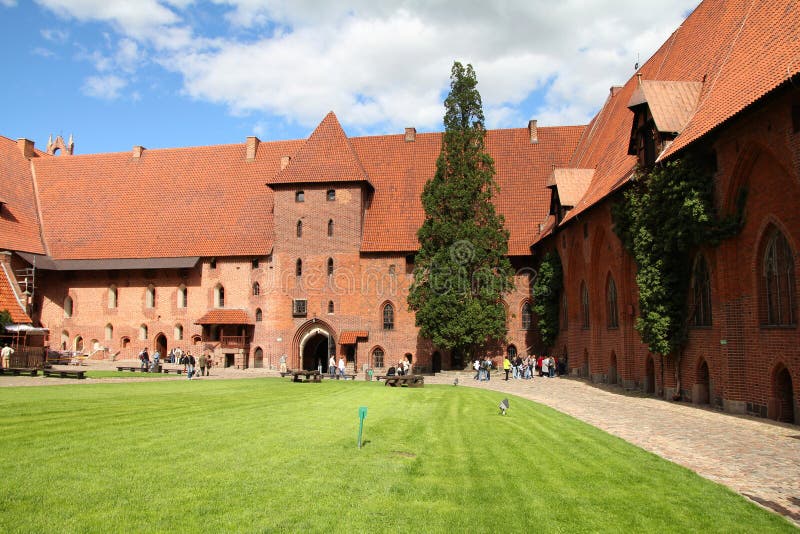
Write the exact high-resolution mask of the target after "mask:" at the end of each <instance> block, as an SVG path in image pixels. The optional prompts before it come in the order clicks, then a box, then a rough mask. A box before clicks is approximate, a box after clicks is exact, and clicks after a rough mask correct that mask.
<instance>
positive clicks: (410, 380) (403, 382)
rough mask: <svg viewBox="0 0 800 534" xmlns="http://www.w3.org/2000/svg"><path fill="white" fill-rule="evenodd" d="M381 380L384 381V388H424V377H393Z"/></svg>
mask: <svg viewBox="0 0 800 534" xmlns="http://www.w3.org/2000/svg"><path fill="white" fill-rule="evenodd" d="M382 378H383V379H384V385H385V386H391V387H393V388H394V387H399V386H408V387H410V388H421V387H423V386H425V377H424V376H422V375H394V376H385V377H382Z"/></svg>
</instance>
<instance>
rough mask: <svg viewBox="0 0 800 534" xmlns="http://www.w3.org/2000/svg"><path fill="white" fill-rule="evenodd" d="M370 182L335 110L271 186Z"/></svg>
mask: <svg viewBox="0 0 800 534" xmlns="http://www.w3.org/2000/svg"><path fill="white" fill-rule="evenodd" d="M360 181H365V182H369V179H368V177H367V175H366V173H365V172H364V167H363V166H362V165H361V162H360V161H359V160H358V156H357V155H356V153H355V152H354V151H353V146H352V145H351V144H350V140H349V139H348V138H347V135H345V133H344V130H342V126H341V125H340V124H339V121H338V120H337V118H336V115H334V113H333V112H332V111H331V112H330V113H328V114H327V115H326V116H325V118H324V119H323V120H322V122H321V123H320V124H319V126H317V128H316V130H314V132H313V133H312V134H311V137H309V138H308V141H306V142H305V143H304V144H303V146H302V147H301V148H300V149H299V150H298V151H297V154H296V155H295V156H294V157H293V158H292V159H291V161H290V162H289V165H288V166H287V167H286V168H285V169H283V170H282V171H280V172H279V173H278V174H277V176H275V177H274V178H273V179H272V180H270V181H269V184H270V185H277V184H299V183H319V182H360Z"/></svg>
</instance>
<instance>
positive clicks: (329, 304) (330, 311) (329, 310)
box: [328, 300, 333, 314]
mask: <svg viewBox="0 0 800 534" xmlns="http://www.w3.org/2000/svg"><path fill="white" fill-rule="evenodd" d="M328 313H331V314H332V313H333V301H332V300H329V301H328Z"/></svg>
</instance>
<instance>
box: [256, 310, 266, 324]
mask: <svg viewBox="0 0 800 534" xmlns="http://www.w3.org/2000/svg"><path fill="white" fill-rule="evenodd" d="M263 319H264V313H263V312H262V311H261V308H256V322H257V323H260V322H261V321H262V320H263Z"/></svg>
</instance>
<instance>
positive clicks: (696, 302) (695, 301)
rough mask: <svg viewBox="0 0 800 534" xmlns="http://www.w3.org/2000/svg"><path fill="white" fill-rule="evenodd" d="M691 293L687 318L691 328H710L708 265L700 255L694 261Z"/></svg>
mask: <svg viewBox="0 0 800 534" xmlns="http://www.w3.org/2000/svg"><path fill="white" fill-rule="evenodd" d="M691 286H692V287H691V291H690V292H689V299H690V303H689V317H690V324H691V325H692V326H711V276H710V275H709V272H708V263H706V259H705V258H704V257H703V255H702V254H698V255H697V258H695V260H694V268H693V269H692V281H691Z"/></svg>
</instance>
